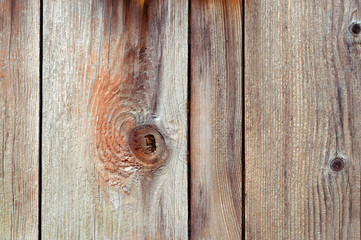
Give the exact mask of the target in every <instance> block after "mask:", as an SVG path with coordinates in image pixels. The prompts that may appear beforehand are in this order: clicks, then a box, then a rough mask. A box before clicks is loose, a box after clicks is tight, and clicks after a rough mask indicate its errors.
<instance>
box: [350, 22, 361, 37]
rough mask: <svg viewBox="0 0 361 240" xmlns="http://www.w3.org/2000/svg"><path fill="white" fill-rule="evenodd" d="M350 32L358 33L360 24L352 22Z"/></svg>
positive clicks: (360, 28)
mask: <svg viewBox="0 0 361 240" xmlns="http://www.w3.org/2000/svg"><path fill="white" fill-rule="evenodd" d="M351 32H352V33H353V34H355V35H357V34H359V33H360V32H361V25H360V24H359V23H354V24H353V25H352V26H351Z"/></svg>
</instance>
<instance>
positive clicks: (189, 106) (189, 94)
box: [187, 0, 192, 239]
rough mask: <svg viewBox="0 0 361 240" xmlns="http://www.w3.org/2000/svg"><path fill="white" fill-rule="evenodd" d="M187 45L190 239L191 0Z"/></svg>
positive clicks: (189, 233) (189, 216)
mask: <svg viewBox="0 0 361 240" xmlns="http://www.w3.org/2000/svg"><path fill="white" fill-rule="evenodd" d="M187 32H188V34H187V47H188V66H187V75H188V76H187V79H188V81H187V90H188V93H187V97H188V98H187V121H188V126H187V127H188V129H187V131H188V138H187V151H188V154H187V155H188V156H187V157H188V159H187V165H188V169H187V170H188V174H187V180H188V239H191V230H192V228H191V226H192V224H191V214H192V212H191V206H192V204H191V203H192V202H191V200H192V199H191V193H192V191H191V187H192V183H191V180H192V178H191V146H190V145H191V95H192V94H191V0H188V25H187Z"/></svg>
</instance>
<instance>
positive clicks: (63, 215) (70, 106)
mask: <svg viewBox="0 0 361 240" xmlns="http://www.w3.org/2000/svg"><path fill="white" fill-rule="evenodd" d="M187 24H188V3H187V1H186V0H180V1H168V0H159V1H147V0H143V1H140V0H130V1H117V0H112V1H110V0H108V1H103V0H93V1H90V0H79V1H52V0H44V42H43V45H44V63H43V64H44V68H43V74H44V83H43V84H44V89H43V91H44V114H43V119H44V122H43V197H42V219H43V222H42V236H44V239H186V238H187V232H188V216H187V214H188V209H187V159H186V155H187V154H186V153H187V53H188V50H187V29H188V28H187Z"/></svg>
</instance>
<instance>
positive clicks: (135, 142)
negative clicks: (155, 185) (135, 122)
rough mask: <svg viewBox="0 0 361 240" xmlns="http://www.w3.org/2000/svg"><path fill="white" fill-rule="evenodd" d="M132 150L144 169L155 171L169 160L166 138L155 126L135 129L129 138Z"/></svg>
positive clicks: (141, 126) (143, 126) (142, 126)
mask: <svg viewBox="0 0 361 240" xmlns="http://www.w3.org/2000/svg"><path fill="white" fill-rule="evenodd" d="M128 144H129V147H130V150H131V151H132V153H133V154H134V156H135V157H136V158H137V160H138V161H140V163H141V164H142V165H144V167H146V168H147V169H148V170H149V169H155V168H157V167H159V166H160V165H162V164H163V163H164V162H165V161H166V160H167V158H168V149H167V146H166V143H165V140H164V137H163V136H162V134H161V133H160V132H159V130H158V129H157V127H156V126H154V125H140V126H136V127H134V128H133V129H132V130H131V131H130V133H129V137H128Z"/></svg>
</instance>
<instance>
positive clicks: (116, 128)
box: [92, 47, 169, 191]
mask: <svg viewBox="0 0 361 240" xmlns="http://www.w3.org/2000/svg"><path fill="white" fill-rule="evenodd" d="M138 49H139V50H138V51H135V50H134V49H131V50H129V51H125V53H124V54H123V55H122V56H123V58H124V59H126V61H125V60H123V61H121V63H124V62H126V63H127V64H124V65H123V66H124V67H123V68H121V69H120V70H118V71H116V72H115V74H111V73H110V71H108V70H104V73H103V72H101V74H99V78H98V79H97V81H96V84H95V86H94V89H95V92H94V93H93V94H92V101H93V103H92V104H93V109H92V112H93V114H94V125H95V126H96V133H95V140H96V154H97V157H96V159H97V162H96V163H97V164H96V165H97V172H98V182H99V184H100V185H102V186H111V187H115V188H122V189H123V190H125V191H130V190H131V188H132V187H133V186H134V185H135V184H137V183H138V182H139V181H140V180H141V179H142V178H143V176H144V175H146V174H147V173H150V172H153V171H155V170H156V169H158V168H159V167H160V166H162V165H164V163H165V162H166V160H167V158H168V155H169V151H168V148H167V146H166V143H165V139H164V137H163V134H162V133H161V131H160V130H159V129H158V127H157V126H156V125H155V123H154V119H153V117H152V116H153V113H152V112H151V111H150V110H149V109H151V107H150V106H151V105H152V102H154V99H152V98H153V97H152V96H154V95H153V94H151V91H152V88H153V85H154V84H153V81H154V80H152V79H154V77H153V71H151V69H147V68H151V67H152V66H151V64H149V63H148V62H147V60H146V57H145V55H146V53H145V52H144V48H143V47H139V48H138Z"/></svg>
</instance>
